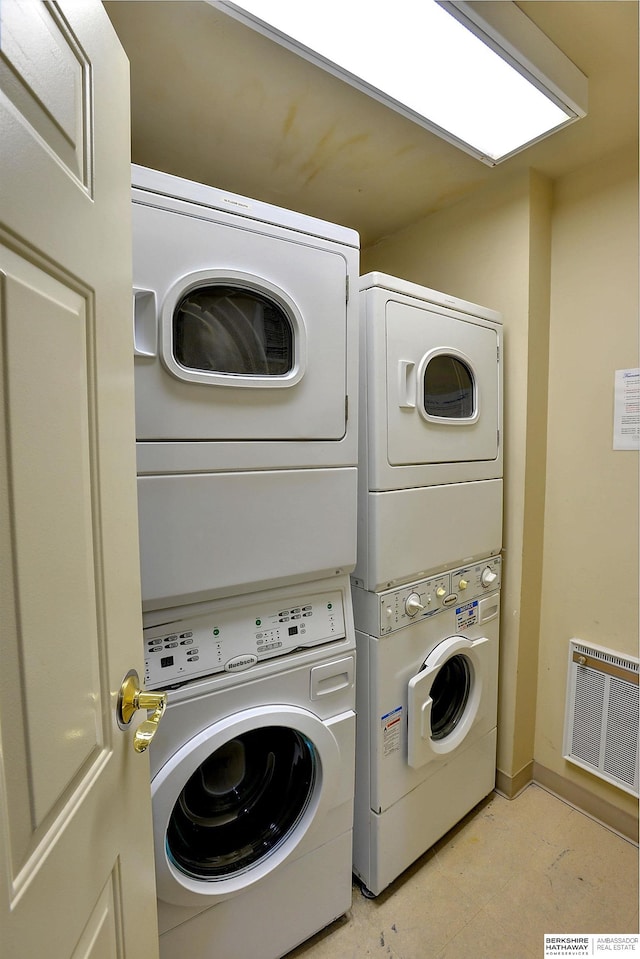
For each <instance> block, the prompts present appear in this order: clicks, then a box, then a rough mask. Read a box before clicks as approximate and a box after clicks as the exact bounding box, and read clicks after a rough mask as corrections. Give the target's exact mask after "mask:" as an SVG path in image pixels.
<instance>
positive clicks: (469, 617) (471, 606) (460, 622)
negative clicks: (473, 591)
mask: <svg viewBox="0 0 640 959" xmlns="http://www.w3.org/2000/svg"><path fill="white" fill-rule="evenodd" d="M477 622H478V600H477V599H474V601H473V602H472V603H467V604H466V606H458V608H457V609H456V628H457V630H458V632H460V631H461V630H465V629H469V627H470V626H475V624H476V623H477Z"/></svg>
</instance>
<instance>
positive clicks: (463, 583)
mask: <svg viewBox="0 0 640 959" xmlns="http://www.w3.org/2000/svg"><path fill="white" fill-rule="evenodd" d="M468 585H469V583H468V581H467V580H466V579H461V580H460V582H459V583H458V586H459V587H460V589H466V588H467V586H468Z"/></svg>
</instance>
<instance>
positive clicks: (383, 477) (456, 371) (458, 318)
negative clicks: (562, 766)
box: [352, 273, 502, 895]
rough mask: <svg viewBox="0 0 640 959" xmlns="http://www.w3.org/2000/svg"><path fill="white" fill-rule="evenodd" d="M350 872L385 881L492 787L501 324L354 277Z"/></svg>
mask: <svg viewBox="0 0 640 959" xmlns="http://www.w3.org/2000/svg"><path fill="white" fill-rule="evenodd" d="M360 337H361V352H360V356H361V375H360V382H361V388H360V417H361V430H360V444H359V493H358V558H357V565H356V568H355V570H354V573H353V576H352V595H353V609H354V617H355V624H356V638H357V655H358V681H357V712H358V734H357V749H356V806H355V824H354V872H355V874H356V876H357V877H358V878H359V879H360V881H361V883H362V885H363V887H364V891H365V893H366V894H369V895H378V894H379V893H380V892H381V891H382V890H383V889H385V888H386V887H387V886H388V885H389V883H391V882H392V881H393V880H394V879H395V878H396V877H397V876H399V875H400V873H402V872H403V871H404V870H405V869H406V868H407V867H408V866H409V865H411V863H413V862H414V861H415V860H416V859H417V858H418V857H419V856H421V855H422V854H423V853H424V852H425V851H426V850H427V849H429V848H430V847H431V846H432V845H433V844H434V843H435V842H436V841H437V840H438V839H440V838H441V837H442V836H443V835H444V834H445V833H446V832H447V831H448V830H449V829H450V828H451V827H453V826H454V825H455V824H456V823H457V822H458V821H459V820H460V819H461V818H462V817H463V816H465V815H466V814H467V813H468V812H469V811H470V810H471V809H472V808H473V807H474V806H476V805H477V804H478V803H479V802H480V801H481V800H482V799H483V798H484V797H485V796H487V795H488V794H489V793H490V792H491V790H492V789H493V787H494V783H495V760H496V721H497V680H498V643H499V622H500V583H501V556H500V551H501V545H502V441H501V438H502V363H501V359H502V325H501V318H500V315H499V314H498V313H496V312H494V311H492V310H488V309H484V308H482V307H480V306H477V305H475V304H473V303H468V302H466V301H463V300H458V299H455V298H453V297H450V296H446V295H444V294H442V293H437V292H435V291H433V290H430V289H426V288H424V287H421V286H418V285H416V284H412V283H408V282H406V281H403V280H400V279H398V278H396V277H391V276H387V275H385V274H380V273H371V274H368V275H366V276H364V277H362V278H361V329H360Z"/></svg>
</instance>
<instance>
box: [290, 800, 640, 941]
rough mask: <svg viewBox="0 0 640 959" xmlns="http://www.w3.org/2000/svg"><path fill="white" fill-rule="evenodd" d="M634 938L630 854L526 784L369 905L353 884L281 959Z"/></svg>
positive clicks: (471, 820) (477, 813) (634, 869)
mask: <svg viewBox="0 0 640 959" xmlns="http://www.w3.org/2000/svg"><path fill="white" fill-rule="evenodd" d="M310 893H311V890H310ZM311 894H312V893H311ZM638 931H639V930H638V848H637V847H636V846H635V845H634V844H633V843H631V842H628V841H627V840H625V839H623V838H621V837H620V836H619V835H617V834H616V833H614V832H612V831H610V830H609V829H607V828H606V827H605V826H602V825H601V824H599V823H597V822H594V821H593V820H592V819H590V818H588V817H587V816H585V815H583V814H582V813H580V812H578V811H577V810H576V809H574V808H573V807H572V806H570V805H568V804H567V803H565V802H563V801H562V800H560V799H558V798H557V797H555V796H553V795H551V794H550V793H548V792H546V791H545V790H544V789H542V788H541V787H539V786H536V785H534V784H532V785H530V786H529V787H527V789H525V790H524V791H523V792H522V793H521V794H520V795H519V796H518V797H517V798H516V799H514V800H511V801H509V800H507V799H505V798H503V797H502V796H500V795H498V794H497V793H493V794H492V795H491V796H490V797H489V798H488V799H487V800H485V801H484V803H482V804H480V806H478V807H477V808H476V809H475V810H474V811H473V812H472V813H470V814H469V815H468V816H467V817H466V818H465V819H464V820H463V821H462V822H461V823H459V824H458V826H456V827H455V828H454V829H453V830H452V831H451V832H450V833H448V834H447V836H445V838H444V839H442V840H441V841H440V842H439V843H438V844H437V845H436V846H434V847H433V849H431V850H429V851H428V852H427V853H425V855H424V856H422V857H421V858H420V859H419V860H418V861H417V862H416V863H415V864H414V865H413V866H412V867H410V869H408V870H407V871H406V872H405V873H403V875H402V876H400V877H399V878H398V879H396V880H395V882H394V883H392V885H391V886H389V887H388V888H387V889H385V890H384V891H383V892H382V893H381V894H380V895H379V896H378V897H377V898H376V899H366V898H365V897H364V896H363V895H362V893H361V891H360V888H359V886H358V885H357V884H354V887H353V902H352V907H351V909H350V910H349V912H348V913H347V914H346V916H344V917H343V918H341V919H338V920H337V921H336V922H334V923H333V924H332V925H331V926H329V927H327V929H324V930H322V931H321V932H319V933H318V934H317V935H315V936H314V937H313V938H312V939H310V940H308V941H307V942H306V943H304V944H303V945H301V946H298V948H297V949H294V950H293V952H290V953H288V955H287V959H368V957H374V959H540V957H542V956H543V955H544V938H543V937H544V935H545V933H547V934H548V933H557V934H567V933H574V934H581V933H596V934H598V933H599V934H623V933H638Z"/></svg>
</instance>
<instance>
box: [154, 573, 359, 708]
mask: <svg viewBox="0 0 640 959" xmlns="http://www.w3.org/2000/svg"><path fill="white" fill-rule="evenodd" d="M344 636H345V621H344V609H343V603H342V594H341V593H340V592H339V591H328V592H326V593H318V594H312V595H308V596H298V597H296V600H295V604H294V603H291V604H289V605H287V604H286V601H285V603H282V601H280V602H279V603H278V605H277V606H276V605H275V603H274V601H273V600H272V601H271V605H269V604H268V602H265V603H261V604H260V603H252V604H249V605H246V606H237V607H234V608H233V609H226V610H220V611H219V612H215V611H213V612H210V613H207V614H203V615H201V616H197V617H193V618H191V619H185V620H181V621H179V622H174V623H169V624H164V625H160V626H150V627H148V628H147V629H145V630H144V658H145V686H146V688H147V689H155V688H157V687H159V686H170V685H174V684H175V683H182V682H185V681H186V680H189V679H195V678H197V677H198V676H209V675H211V674H212V673H219V672H242V671H243V670H245V669H250V668H251V666H254V665H255V664H256V663H258V662H262V661H263V660H265V659H271V658H272V657H275V656H283V655H284V654H285V653H289V652H291V651H292V650H294V649H298V648H299V647H308V646H318V645H321V644H322V643H328V642H331V641H332V640H335V639H341V638H342V637H344Z"/></svg>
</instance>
